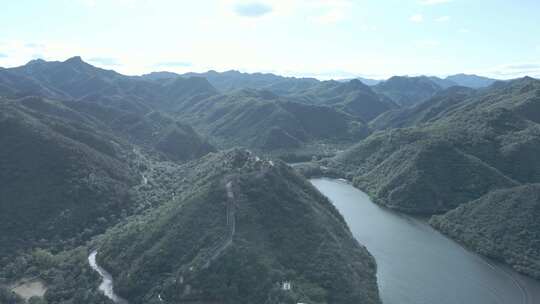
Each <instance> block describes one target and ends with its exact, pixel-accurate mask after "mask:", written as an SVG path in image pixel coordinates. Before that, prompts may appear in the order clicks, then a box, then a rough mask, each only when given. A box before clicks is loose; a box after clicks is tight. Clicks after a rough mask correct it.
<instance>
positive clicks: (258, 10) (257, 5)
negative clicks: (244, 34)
mask: <svg viewBox="0 0 540 304" xmlns="http://www.w3.org/2000/svg"><path fill="white" fill-rule="evenodd" d="M234 11H235V13H236V14H237V15H238V16H242V17H251V18H256V17H262V16H264V15H266V14H269V13H271V12H272V6H270V5H268V4H266V3H262V2H247V3H238V4H236V5H235V7H234Z"/></svg>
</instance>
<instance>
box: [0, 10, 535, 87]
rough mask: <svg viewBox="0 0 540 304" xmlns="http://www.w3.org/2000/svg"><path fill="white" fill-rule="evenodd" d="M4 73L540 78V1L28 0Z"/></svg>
mask: <svg viewBox="0 0 540 304" xmlns="http://www.w3.org/2000/svg"><path fill="white" fill-rule="evenodd" d="M3 2H4V3H2V4H1V6H0V7H1V10H0V67H13V66H19V65H23V64H25V63H26V62H28V61H30V60H32V59H37V58H42V59H45V60H65V59H67V58H69V57H72V56H81V57H82V58H83V60H85V61H87V62H89V63H91V64H93V65H96V66H99V67H103V68H106V69H114V70H116V71H118V72H121V73H124V74H128V75H139V74H143V73H149V72H152V71H173V72H177V73H184V72H188V71H195V72H203V71H207V70H217V71H226V70H231V69H234V70H239V71H243V72H271V73H276V74H281V75H286V76H298V77H316V78H320V79H331V78H334V79H340V78H353V77H357V76H360V77H368V78H375V79H382V78H387V77H389V76H392V75H420V74H424V75H435V76H446V75H451V74H456V73H476V74H480V75H484V76H489V77H495V78H499V79H509V78H516V77H521V76H525V75H529V76H533V77H540V1H539V0H512V1H510V0H376V1H375V0H197V1H195V0H189V1H187V0H48V1H44V0H17V1H3Z"/></svg>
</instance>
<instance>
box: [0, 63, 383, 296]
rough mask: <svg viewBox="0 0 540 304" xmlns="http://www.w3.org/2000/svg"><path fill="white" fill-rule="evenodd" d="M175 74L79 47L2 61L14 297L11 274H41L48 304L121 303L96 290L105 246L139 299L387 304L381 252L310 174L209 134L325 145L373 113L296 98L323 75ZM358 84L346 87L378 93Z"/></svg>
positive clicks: (1, 288) (283, 145) (0, 163)
mask: <svg viewBox="0 0 540 304" xmlns="http://www.w3.org/2000/svg"><path fill="white" fill-rule="evenodd" d="M171 75H172V74H168V73H165V74H163V73H159V74H154V75H152V76H145V77H132V76H124V75H121V74H118V73H116V72H114V71H109V70H103V69H99V68H95V67H93V66H91V65H89V64H87V63H85V62H84V61H82V59H81V58H80V57H74V58H71V59H68V60H66V61H64V62H46V61H42V60H36V61H32V62H30V63H28V64H27V65H25V66H22V67H18V68H10V69H4V70H0V88H1V91H0V94H1V95H2V97H0V109H1V111H0V127H1V128H0V145H1V146H2V147H4V148H3V149H0V154H1V155H0V168H1V170H0V171H1V173H0V184H1V185H2V187H0V198H1V202H0V229H1V230H2V231H4V232H6V233H3V234H2V235H1V236H0V245H1V246H0V247H1V248H2V250H1V251H0V266H1V267H0V268H1V270H0V299H1V300H2V301H3V300H5V299H8V298H9V299H10V301H16V300H15V298H11V297H12V296H11V294H10V292H8V291H7V289H6V286H5V285H4V282H6V280H7V281H8V282H10V281H12V280H13V281H15V280H17V279H19V278H23V277H26V278H27V277H36V276H38V277H40V278H41V279H42V280H43V282H44V283H45V284H46V285H47V287H48V290H47V292H46V294H45V300H46V301H47V302H48V303H49V304H53V303H62V304H66V303H108V301H109V300H107V299H106V298H105V297H104V296H103V295H102V294H100V293H99V292H98V291H97V290H95V289H93V288H92V289H89V287H88V286H94V285H95V286H97V284H98V281H97V275H96V273H94V272H93V271H92V270H91V269H90V268H89V266H88V264H87V261H86V259H87V257H88V254H89V250H90V249H92V248H96V249H98V250H99V254H98V260H99V262H100V263H102V264H103V265H104V266H105V267H106V268H107V269H109V268H110V270H111V271H112V272H113V274H114V275H115V278H116V277H117V278H118V288H117V290H118V291H119V292H120V293H121V294H123V295H124V294H125V296H126V298H128V299H129V300H130V301H131V302H132V303H151V302H148V301H149V300H150V299H152V300H151V301H157V299H158V298H157V295H160V296H162V297H163V298H165V299H169V298H170V299H174V300H178V301H194V300H197V299H198V300H201V299H202V300H205V301H209V300H210V301H219V302H224V303H253V302H261V301H262V302H264V301H269V302H268V303H281V302H285V303H297V302H299V301H305V302H313V303H335V302H339V303H358V302H361V303H380V300H379V296H378V288H377V284H376V278H375V268H376V267H375V263H374V260H373V258H372V257H371V256H370V254H369V253H368V252H367V250H366V249H365V248H364V247H362V246H361V245H359V244H358V243H357V242H356V241H355V240H354V238H353V237H352V235H351V233H350V231H349V230H348V227H347V225H346V224H345V222H344V221H343V219H342V218H341V216H340V215H339V214H338V212H337V211H336V210H335V209H334V208H333V206H332V204H331V203H330V202H329V201H328V200H327V199H325V198H324V197H323V196H322V195H321V194H320V193H318V192H317V190H315V189H314V188H313V187H312V186H311V184H309V183H308V182H307V181H306V180H305V179H303V178H302V177H300V176H299V175H297V174H296V173H294V171H293V170H292V169H291V168H289V167H288V166H287V165H285V164H283V163H281V162H278V161H267V160H265V161H261V160H260V158H259V157H257V156H254V155H252V154H251V152H247V151H243V150H231V151H227V152H220V153H211V152H214V151H216V148H214V146H212V145H211V144H209V142H208V141H207V140H206V139H204V138H203V137H201V136H200V135H198V133H197V132H196V131H195V130H194V129H196V130H197V131H199V132H200V133H201V134H204V135H206V136H208V138H209V139H210V140H211V141H212V142H214V143H216V144H217V146H218V147H219V148H224V147H232V146H236V145H239V146H244V147H250V148H254V149H256V150H259V151H263V152H264V151H274V150H282V151H284V152H287V153H288V152H290V151H294V150H295V149H306V151H309V153H315V154H316V153H317V152H316V149H318V148H317V147H315V148H314V150H309V149H311V148H309V147H313V145H320V146H321V147H323V146H328V147H329V149H336V148H335V147H338V146H340V145H341V144H350V143H352V142H356V141H359V140H361V139H362V138H364V137H366V136H367V135H369V133H370V130H369V128H368V127H367V125H366V123H364V122H363V120H361V119H360V118H359V117H356V116H353V115H351V114H347V113H345V112H344V111H342V110H341V109H340V108H339V107H338V106H334V105H325V104H324V102H323V98H322V97H321V98H318V97H317V96H316V95H313V94H312V95H311V97H312V98H313V99H312V100H309V101H308V100H305V101H299V100H295V98H293V97H292V96H290V95H291V92H299V91H303V90H307V88H308V87H309V86H306V84H308V83H310V81H309V80H306V81H304V80H302V81H300V80H299V81H296V80H291V79H285V82H286V83H282V82H273V83H271V84H270V85H269V87H272V88H273V91H270V90H263V89H241V90H230V91H227V92H226V93H219V92H218V90H217V89H215V88H214V87H213V86H212V85H211V84H210V83H209V82H208V81H207V80H206V79H205V78H201V77H170V76H171ZM172 76H175V75H172ZM281 80H284V79H280V81H281ZM291 81H292V82H291ZM292 83H295V84H292ZM316 83H317V84H318V83H319V82H318V81H317V82H316ZM348 86H352V88H350V91H347V90H344V91H339V90H338V91H336V92H335V93H334V94H336V95H339V94H340V93H343V94H344V95H343V98H347V96H348V95H347V94H349V93H350V92H354V91H356V90H363V89H365V88H364V86H363V85H361V84H360V85H359V84H357V83H354V82H353V83H351V84H344V88H347V87H348ZM276 92H284V93H283V95H278V94H277V93H276ZM367 92H370V91H369V90H368V91H367ZM321 94H323V93H322V92H321ZM325 94H327V96H328V97H331V95H332V94H331V93H325ZM368 95H369V96H368ZM368 97H369V98H374V99H375V100H374V102H377V101H378V100H377V99H376V98H377V97H376V95H375V94H374V93H373V92H371V93H369V94H367V95H366V98H368ZM339 98H341V97H339ZM366 100H367V99H366ZM355 102H358V103H359V104H361V103H362V100H360V99H358V98H357V100H356V101H355ZM380 111H384V109H383V110H380ZM321 122H324V123H321ZM190 125H192V126H193V127H194V128H192V127H191V126H190ZM205 155H207V156H205ZM231 221H234V224H233V225H234V226H233V227H234V228H233V230H232V233H231V230H230V229H231ZM113 226H115V228H114V229H112V230H107V229H109V228H111V227H113ZM141 231H144V233H141ZM134 232H136V234H137V235H134V234H133V233H134ZM229 235H230V238H229V237H228V236H229ZM199 237H201V238H199ZM186 244H191V245H189V246H186ZM321 244H323V246H321ZM178 245H181V246H178ZM15 257H16V258H15ZM126 263H127V264H129V265H132V266H130V267H126V266H125V265H127V264H126ZM156 267H157V268H156ZM191 267H193V268H191ZM190 269H192V270H190ZM178 275H180V276H181V277H182V278H183V281H182V282H183V283H182V282H179V281H178V278H179V277H178ZM224 278H227V280H224ZM253 278H257V280H253ZM175 280H176V281H175ZM285 281H290V282H291V283H292V284H294V290H293V291H290V292H286V291H283V290H282V286H281V285H280V284H281V283H283V282H285ZM141 284H145V285H146V286H145V288H142V285H141ZM156 293H157V294H156Z"/></svg>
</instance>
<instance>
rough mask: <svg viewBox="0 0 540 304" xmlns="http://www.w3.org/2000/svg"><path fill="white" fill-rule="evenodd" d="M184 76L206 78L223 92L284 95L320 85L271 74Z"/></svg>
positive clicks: (209, 73)
mask: <svg viewBox="0 0 540 304" xmlns="http://www.w3.org/2000/svg"><path fill="white" fill-rule="evenodd" d="M182 76H183V77H203V78H206V79H207V80H208V81H209V82H210V83H211V84H212V85H213V86H214V87H216V88H217V89H218V90H220V91H222V92H227V91H234V90H238V89H265V90H269V91H272V92H275V93H279V94H283V93H290V92H293V91H295V90H296V89H298V88H300V89H304V88H306V87H309V86H312V85H316V84H318V83H319V81H318V80H317V79H314V78H295V77H283V76H278V75H275V74H271V73H253V74H250V73H242V72H238V71H227V72H223V73H219V72H216V71H208V72H206V73H186V74H183V75H182Z"/></svg>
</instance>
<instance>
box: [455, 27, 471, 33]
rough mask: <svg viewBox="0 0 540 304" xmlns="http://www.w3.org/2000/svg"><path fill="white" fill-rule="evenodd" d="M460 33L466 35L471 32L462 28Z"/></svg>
mask: <svg viewBox="0 0 540 304" xmlns="http://www.w3.org/2000/svg"><path fill="white" fill-rule="evenodd" d="M458 32H460V33H464V34H466V33H470V32H471V30H469V29H468V28H461V29H459V31H458Z"/></svg>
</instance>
